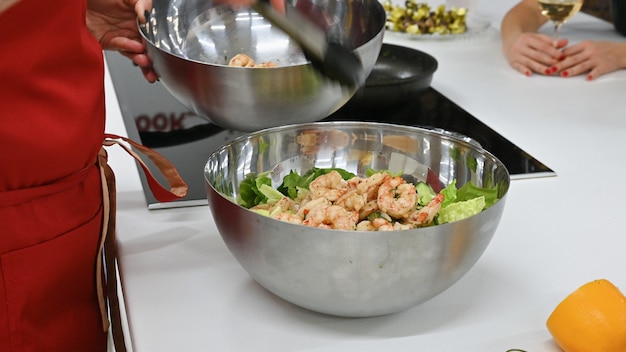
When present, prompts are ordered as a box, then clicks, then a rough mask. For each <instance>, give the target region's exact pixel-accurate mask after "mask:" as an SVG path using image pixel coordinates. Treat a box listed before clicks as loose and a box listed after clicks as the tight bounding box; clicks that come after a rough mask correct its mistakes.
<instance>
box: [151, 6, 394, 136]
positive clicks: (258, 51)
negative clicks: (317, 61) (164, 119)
mask: <svg viewBox="0 0 626 352" xmlns="http://www.w3.org/2000/svg"><path fill="white" fill-rule="evenodd" d="M288 2H289V3H290V4H292V5H293V6H294V7H295V8H297V9H298V11H300V12H301V13H302V14H304V15H305V16H306V17H307V18H309V19H311V20H312V21H314V23H316V24H318V25H319V27H320V28H322V29H324V30H325V31H326V32H327V33H328V36H329V38H330V39H331V40H333V41H335V42H338V43H342V44H344V45H345V46H347V47H348V48H352V49H353V51H354V53H355V54H356V55H357V56H358V57H359V58H360V59H361V62H362V64H363V69H364V75H365V76H367V75H368V74H369V72H370V71H371V69H372V67H373V66H374V63H375V62H376V58H377V56H378V52H379V51H380V47H381V46H382V40H383V33H384V27H385V11H384V9H383V7H382V5H381V4H380V3H379V1H378V0H288ZM149 17H150V18H149V21H148V22H147V24H146V25H140V32H141V33H142V36H143V38H144V41H145V42H146V45H147V53H148V56H149V57H150V58H151V60H152V62H153V64H154V68H155V70H156V72H157V74H158V75H159V77H160V81H161V82H162V83H163V85H164V86H165V87H166V88H167V90H169V91H170V93H172V95H174V96H175V97H176V98H177V99H178V100H179V101H180V102H181V103H183V104H184V105H186V106H187V107H189V108H190V109H191V110H193V111H194V112H195V113H196V114H198V115H199V116H201V117H204V118H206V119H208V120H209V121H210V122H212V123H214V124H216V125H219V126H222V127H225V128H228V129H233V130H239V131H256V130H259V129H262V128H267V127H274V126H282V125H286V124H296V123H305V122H312V121H318V120H321V119H323V118H325V117H326V116H328V115H330V114H331V113H333V112H334V111H336V110H337V109H339V108H340V107H341V106H342V105H344V104H345V103H346V102H347V101H348V100H349V99H350V98H351V97H352V95H353V94H354V93H355V92H356V90H357V89H358V88H359V87H351V88H346V87H343V86H341V85H340V84H339V83H337V82H335V81H332V80H329V79H328V78H326V77H324V76H323V75H321V74H320V73H318V71H316V70H315V69H314V68H313V66H312V65H311V63H310V62H309V61H308V60H307V59H306V58H305V56H304V54H303V53H302V50H301V49H300V47H299V46H298V45H297V44H296V43H295V42H294V41H293V40H292V39H291V38H290V37H289V36H288V35H287V34H285V33H284V32H282V31H281V30H280V29H278V28H276V27H274V26H272V25H271V24H270V23H269V22H268V21H267V20H265V19H264V18H263V17H261V16H260V15H258V14H257V13H256V12H254V11H252V10H250V9H240V10H238V11H233V10H232V9H230V8H228V7H225V6H224V5H215V3H214V2H213V1H212V0H154V1H153V10H152V13H151V15H150V16H149ZM239 53H244V54H246V55H248V56H250V57H252V58H253V59H254V60H255V61H256V62H266V61H272V62H274V63H276V64H277V65H278V67H274V68H264V69H260V68H242V67H230V66H228V61H229V60H230V58H232V57H233V56H235V55H236V54H239Z"/></svg>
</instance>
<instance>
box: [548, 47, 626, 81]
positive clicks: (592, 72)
mask: <svg viewBox="0 0 626 352" xmlns="http://www.w3.org/2000/svg"><path fill="white" fill-rule="evenodd" d="M562 52H563V55H564V56H565V58H564V59H563V60H562V61H561V62H559V63H557V64H555V65H554V69H555V72H558V73H559V74H560V75H561V77H572V76H577V75H581V74H587V80H588V81H591V80H594V79H596V78H598V77H600V76H601V75H603V74H606V73H609V72H613V71H616V70H619V69H622V68H626V43H618V42H597V41H590V40H587V41H584V42H580V43H578V44H575V45H572V46H570V47H567V48H565V49H563V51H562Z"/></svg>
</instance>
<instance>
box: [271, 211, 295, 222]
mask: <svg viewBox="0 0 626 352" xmlns="http://www.w3.org/2000/svg"><path fill="white" fill-rule="evenodd" d="M272 217H273V218H274V219H277V220H281V221H286V222H290V223H292V224H298V225H300V224H302V218H301V217H299V216H298V215H296V214H294V213H291V212H283V213H277V214H274V215H272Z"/></svg>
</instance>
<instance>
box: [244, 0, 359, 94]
mask: <svg viewBox="0 0 626 352" xmlns="http://www.w3.org/2000/svg"><path fill="white" fill-rule="evenodd" d="M252 8H253V9H254V10H255V11H257V12H258V13H259V14H261V15H262V16H263V17H264V18H265V19H267V20H268V21H270V22H271V23H272V24H273V25H275V26H277V27H278V28H280V29H281V30H283V31H284V32H285V33H287V34H288V35H289V36H290V37H291V38H292V39H293V40H295V41H296V42H297V43H298V44H299V45H300V47H301V48H302V51H303V52H304V55H305V56H306V57H307V59H309V60H310V61H311V64H312V65H313V67H314V68H316V69H317V70H318V71H320V72H321V73H322V74H323V75H325V76H326V77H328V78H330V79H332V80H335V81H338V82H339V83H341V84H343V85H345V86H348V87H360V86H362V85H363V83H364V82H365V74H364V72H363V65H362V64H361V60H360V59H359V57H358V56H356V54H355V53H354V52H353V51H352V50H350V49H349V48H347V47H345V46H344V45H341V44H339V43H335V42H333V41H331V40H329V39H328V36H327V35H326V33H325V32H324V31H323V30H321V29H320V28H319V27H317V26H316V25H315V24H314V23H312V22H311V20H309V19H308V18H306V17H305V16H304V15H302V14H301V13H300V12H298V10H296V9H295V8H293V7H292V8H289V9H288V10H291V11H288V13H287V14H286V15H282V14H281V13H279V12H278V11H276V10H275V9H274V8H273V7H272V6H271V5H270V3H269V0H257V1H255V3H254V4H253V5H252Z"/></svg>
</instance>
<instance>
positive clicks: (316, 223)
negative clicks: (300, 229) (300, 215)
mask: <svg viewBox="0 0 626 352" xmlns="http://www.w3.org/2000/svg"><path fill="white" fill-rule="evenodd" d="M357 220H358V215H357V213H356V212H354V211H348V210H346V209H344V208H342V207H340V206H338V205H329V206H327V207H317V208H313V210H311V211H310V212H309V214H308V215H307V217H306V219H305V220H304V221H303V222H302V224H304V225H307V226H313V227H321V228H327V229H336V230H354V229H355V227H356V222H357Z"/></svg>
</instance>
